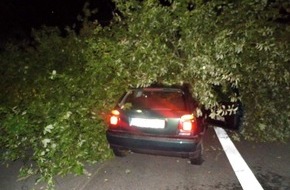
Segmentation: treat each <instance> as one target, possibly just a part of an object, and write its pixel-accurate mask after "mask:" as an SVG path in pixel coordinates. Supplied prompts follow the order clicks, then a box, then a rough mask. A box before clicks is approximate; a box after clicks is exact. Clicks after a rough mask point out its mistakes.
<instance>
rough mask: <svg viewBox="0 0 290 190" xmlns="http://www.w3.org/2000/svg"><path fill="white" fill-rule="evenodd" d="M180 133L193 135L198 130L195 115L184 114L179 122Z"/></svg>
mask: <svg viewBox="0 0 290 190" xmlns="http://www.w3.org/2000/svg"><path fill="white" fill-rule="evenodd" d="M178 129H179V135H191V134H193V133H194V131H195V130H196V121H195V118H194V116H193V115H183V116H182V117H181V118H180V123H179V127H178Z"/></svg>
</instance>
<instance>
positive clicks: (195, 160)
mask: <svg viewBox="0 0 290 190" xmlns="http://www.w3.org/2000/svg"><path fill="white" fill-rule="evenodd" d="M197 150H198V155H197V156H196V157H195V158H190V163H191V164H192V165H201V164H202V163H203V161H204V160H203V143H202V142H200V143H199V144H198V145H197Z"/></svg>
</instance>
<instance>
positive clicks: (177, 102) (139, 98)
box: [121, 89, 185, 110]
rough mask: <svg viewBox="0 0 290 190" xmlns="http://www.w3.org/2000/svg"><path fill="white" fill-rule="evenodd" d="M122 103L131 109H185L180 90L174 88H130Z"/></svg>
mask: <svg viewBox="0 0 290 190" xmlns="http://www.w3.org/2000/svg"><path fill="white" fill-rule="evenodd" d="M121 104H122V105H124V106H127V107H130V108H132V109H169V110H185V100H184V95H183V93H182V91H180V90H178V89H175V90H172V89H170V90H154V89H153V90H152V89H151V90H150V89H142V90H140V89H136V90H131V91H130V92H128V93H127V95H126V96H125V97H124V99H123V101H122V103H121Z"/></svg>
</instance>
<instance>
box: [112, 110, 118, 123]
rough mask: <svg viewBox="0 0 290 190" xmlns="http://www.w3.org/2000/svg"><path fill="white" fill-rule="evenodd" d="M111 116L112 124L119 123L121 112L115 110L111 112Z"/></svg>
mask: <svg viewBox="0 0 290 190" xmlns="http://www.w3.org/2000/svg"><path fill="white" fill-rule="evenodd" d="M111 114H112V115H111V117H110V124H111V125H117V124H118V123H119V118H120V112H119V111H118V110H113V111H112V112H111Z"/></svg>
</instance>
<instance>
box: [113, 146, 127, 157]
mask: <svg viewBox="0 0 290 190" xmlns="http://www.w3.org/2000/svg"><path fill="white" fill-rule="evenodd" d="M112 150H113V153H114V155H115V156H117V157H125V156H127V154H128V151H127V150H121V149H119V148H113V149H112Z"/></svg>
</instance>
